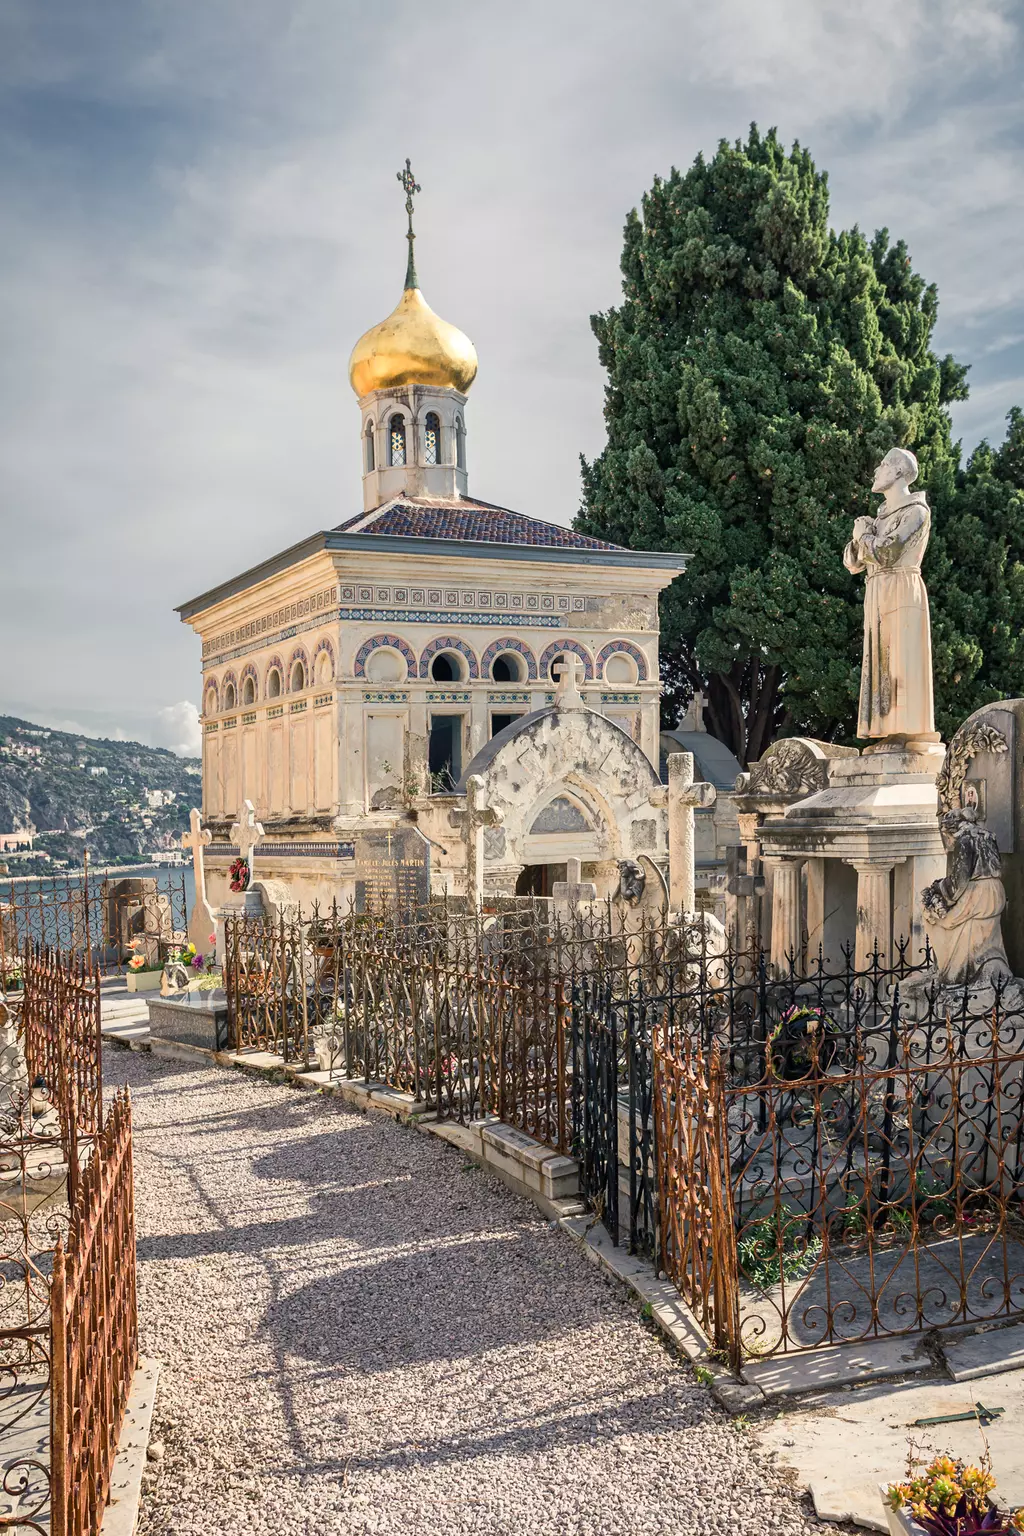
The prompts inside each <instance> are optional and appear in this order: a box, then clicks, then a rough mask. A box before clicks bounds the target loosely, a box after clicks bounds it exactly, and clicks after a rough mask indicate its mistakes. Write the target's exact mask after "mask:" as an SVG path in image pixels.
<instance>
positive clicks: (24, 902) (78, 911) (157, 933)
mask: <svg viewBox="0 0 1024 1536" xmlns="http://www.w3.org/2000/svg"><path fill="white" fill-rule="evenodd" d="M142 868H144V869H148V868H150V866H142ZM191 881H192V875H191V871H190V870H189V869H188V868H186V867H184V866H178V865H172V866H167V867H162V868H159V869H156V870H155V871H154V872H152V873H145V874H142V873H138V872H135V871H133V870H132V869H130V868H127V869H118V868H117V867H116V866H113V867H111V868H107V869H92V868H90V867H89V865H88V863H86V864H85V865H84V866H83V868H82V870H81V871H76V872H74V873H66V874H60V875H41V876H39V875H19V876H14V877H11V878H5V879H0V992H3V991H4V990H10V989H13V988H17V987H20V985H21V980H22V957H23V955H24V952H25V948H26V946H31V945H42V946H43V947H45V948H47V949H52V950H59V951H60V952H61V953H63V954H66V955H71V954H74V955H80V956H83V957H84V959H85V962H86V964H87V965H88V966H89V968H90V969H92V968H94V967H98V968H99V970H100V972H101V973H102V974H103V975H105V976H106V975H119V974H122V973H123V972H124V971H125V969H126V967H127V963H128V961H129V959H130V958H131V957H132V955H133V954H138V953H142V954H143V955H144V957H145V959H146V961H147V964H150V965H157V964H159V963H161V962H162V961H163V960H164V959H165V958H166V955H167V953H168V952H169V951H170V950H171V949H173V948H175V947H177V946H178V945H179V944H181V943H182V942H184V940H185V937H186V930H187V927H188V908H189V892H190V887H191Z"/></svg>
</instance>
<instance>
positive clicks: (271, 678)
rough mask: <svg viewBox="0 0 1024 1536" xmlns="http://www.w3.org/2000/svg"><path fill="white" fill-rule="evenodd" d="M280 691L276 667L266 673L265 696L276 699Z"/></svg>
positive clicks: (279, 677)
mask: <svg viewBox="0 0 1024 1536" xmlns="http://www.w3.org/2000/svg"><path fill="white" fill-rule="evenodd" d="M280 692H281V674H280V672H279V671H278V670H277V668H276V667H271V669H270V671H269V672H268V673H267V698H268V699H276V698H277V697H278V696H279V695H280Z"/></svg>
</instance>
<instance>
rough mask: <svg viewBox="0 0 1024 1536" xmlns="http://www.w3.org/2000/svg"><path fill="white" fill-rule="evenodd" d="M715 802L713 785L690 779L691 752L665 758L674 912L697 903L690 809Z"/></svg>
mask: <svg viewBox="0 0 1024 1536" xmlns="http://www.w3.org/2000/svg"><path fill="white" fill-rule="evenodd" d="M714 803H715V787H714V785H713V784H705V783H698V784H695V783H694V782H693V753H692V752H673V754H672V755H671V757H670V758H669V760H668V868H669V906H670V908H671V909H672V911H673V912H692V911H693V910H694V907H695V906H696V892H695V876H694V864H695V854H694V842H693V838H694V820H693V813H694V809H695V808H697V807H700V808H701V809H705V808H707V807H708V806H712V805H714Z"/></svg>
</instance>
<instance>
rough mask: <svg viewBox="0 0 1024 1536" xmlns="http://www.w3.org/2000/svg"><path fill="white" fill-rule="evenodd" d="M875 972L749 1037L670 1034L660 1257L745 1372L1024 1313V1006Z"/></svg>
mask: <svg viewBox="0 0 1024 1536" xmlns="http://www.w3.org/2000/svg"><path fill="white" fill-rule="evenodd" d="M878 970H879V967H878V965H877V964H875V965H874V966H873V967H872V973H871V974H868V975H867V976H865V978H864V981H865V985H864V986H862V987H861V986H854V987H853V988H852V989H851V992H850V994H848V996H847V999H846V1001H844V998H843V997H842V996H840V998H839V1000H838V1002H837V1003H833V1004H832V1005H831V1006H832V1008H834V1010H835V1011H834V1012H833V1011H830V1007H829V1003H828V1001H827V1000H826V997H825V995H823V994H822V992H820V991H817V992H815V993H812V994H810V996H811V997H812V998H816V1001H814V1002H811V1001H810V1000H806V999H808V994H807V993H806V992H805V993H802V994H798V995H797V996H795V997H794V999H793V1002H792V1003H791V1004H790V1005H789V1006H788V1008H785V1009H783V1010H782V1012H781V1014H779V1013H778V1012H777V1011H776V1010H774V1009H773V1010H770V1011H769V1010H767V1009H765V1008H760V1009H759V1010H757V1012H756V1013H752V1014H751V1015H749V1016H748V1017H747V1019H746V1020H745V1021H744V1022H745V1023H746V1024H748V1025H753V1026H754V1027H753V1028H751V1029H750V1033H749V1037H748V1038H747V1039H746V1040H744V1039H743V1038H742V1035H741V1034H740V1033H738V1032H737V1031H736V1030H735V1028H733V1029H732V1030H729V1031H723V1032H721V1033H720V1034H719V1035H718V1038H714V1039H712V1040H711V1041H710V1042H709V1041H707V1040H706V1039H697V1040H693V1039H691V1040H686V1041H680V1040H679V1039H677V1038H673V1036H672V1034H671V1032H670V1031H669V1030H668V1029H667V1028H665V1027H664V1026H663V1027H661V1028H660V1029H659V1032H658V1035H657V1038H656V1042H655V1095H656V1101H657V1119H658V1125H659V1131H660V1135H659V1186H660V1200H661V1211H662V1262H663V1265H664V1268H665V1269H666V1271H667V1272H668V1273H669V1274H670V1275H671V1276H672V1277H673V1279H675V1281H676V1283H677V1284H678V1285H679V1287H680V1289H681V1290H682V1291H683V1294H684V1295H685V1297H686V1299H687V1300H688V1302H689V1303H690V1305H691V1306H692V1307H693V1308H694V1310H695V1311H697V1313H698V1315H699V1316H700V1317H701V1319H702V1321H703V1322H704V1324H705V1326H706V1327H707V1328H708V1330H709V1332H710V1333H711V1335H712V1336H713V1337H714V1339H715V1342H716V1344H718V1345H719V1347H724V1348H727V1349H728V1350H729V1353H730V1357H731V1358H732V1360H733V1363H734V1365H736V1366H737V1367H738V1365H739V1364H740V1362H741V1359H742V1358H743V1356H744V1355H746V1356H759V1355H770V1354H774V1353H777V1352H791V1351H797V1350H807V1349H813V1348H815V1347H818V1346H819V1345H824V1344H835V1343H851V1342H857V1341H862V1340H864V1339H868V1338H876V1337H882V1336H885V1335H892V1334H903V1333H909V1332H914V1331H920V1330H923V1329H931V1328H944V1327H951V1326H954V1325H963V1324H965V1323H971V1322H980V1321H984V1322H994V1321H998V1320H1005V1319H1009V1318H1014V1317H1019V1316H1024V1219H1022V1218H1024V1011H1022V1010H1024V997H1022V996H1021V995H1020V994H1019V992H1018V991H1017V990H1016V989H1015V988H1013V987H1011V988H1010V989H1008V990H1004V989H1002V988H999V987H997V988H995V989H994V990H993V991H992V993H991V994H990V996H989V997H988V998H986V999H985V1000H984V1001H985V1006H983V1007H979V1006H978V998H977V994H974V998H973V1001H972V997H971V995H970V994H967V993H965V994H964V995H963V997H962V998H960V999H959V1000H958V999H957V998H956V997H952V996H951V995H950V994H949V993H945V994H942V993H940V992H938V990H937V989H936V988H934V987H931V988H928V987H925V988H924V989H922V988H920V987H917V988H916V989H915V988H914V987H913V986H912V987H911V992H912V994H913V995H912V997H911V999H910V1000H909V1001H908V1002H907V1003H903V1002H901V1000H900V993H899V985H898V982H897V983H896V984H894V985H893V986H892V988H891V991H890V995H889V997H888V998H886V997H885V996H884V993H883V992H882V990H881V989H880V988H879V989H877V990H876V989H875V987H874V982H875V981H876V980H877V974H875V973H877V971H878ZM868 1000H870V1001H871V1003H872V1006H871V1007H870V1008H869V1007H868V1006H867V1001H868ZM730 1022H731V1023H733V1024H735V1020H731V1021H730Z"/></svg>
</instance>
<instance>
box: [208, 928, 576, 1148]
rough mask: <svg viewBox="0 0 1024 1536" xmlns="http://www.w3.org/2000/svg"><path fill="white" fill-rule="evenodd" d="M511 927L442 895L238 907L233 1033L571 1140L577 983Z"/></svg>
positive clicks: (257, 1045)
mask: <svg viewBox="0 0 1024 1536" xmlns="http://www.w3.org/2000/svg"><path fill="white" fill-rule="evenodd" d="M514 936H515V937H516V938H517V939H519V940H521V939H522V929H521V928H520V927H519V926H516V928H515V934H514ZM512 939H513V934H512V933H511V932H507V931H505V930H504V928H500V929H498V930H495V927H494V925H493V924H485V923H481V922H480V921H479V919H478V918H476V917H475V916H473V915H470V914H467V913H466V912H464V911H460V910H459V909H457V908H453V907H449V906H447V905H446V904H438V906H437V908H436V909H435V910H422V911H420V912H419V913H418V914H416V915H415V916H414V917H412V918H410V919H405V918H403V915H402V914H400V913H396V912H387V913H384V912H380V913H365V912H364V913H355V912H345V913H342V912H341V911H339V910H338V909H337V908H334V909H332V911H330V912H329V913H326V914H322V913H320V912H318V911H316V912H313V913H312V914H311V915H310V917H309V918H308V919H303V918H301V916H300V917H297V918H295V919H292V920H286V919H285V918H283V917H280V918H278V919H277V921H261V920H253V919H251V918H246V917H237V918H229V919H228V921H227V923H226V926H225V985H226V990H227V998H228V1018H229V1030H230V1033H231V1037H232V1041H233V1044H234V1046H235V1049H237V1050H246V1049H249V1050H259V1051H269V1052H273V1053H275V1054H277V1055H280V1056H281V1057H282V1058H283V1059H284V1060H285V1061H288V1062H292V1063H299V1064H300V1065H318V1066H320V1067H321V1068H322V1069H323V1070H327V1071H329V1072H330V1073H331V1074H332V1075H335V1076H342V1077H348V1078H361V1079H362V1080H363V1081H365V1082H378V1083H386V1084H388V1085H389V1086H391V1087H393V1088H397V1089H399V1090H400V1091H402V1092H406V1093H410V1094H412V1095H413V1097H414V1098H416V1099H418V1100H421V1101H422V1102H423V1104H424V1107H425V1108H426V1109H429V1110H431V1111H432V1112H434V1113H436V1114H438V1115H439V1116H441V1117H442V1118H446V1119H454V1120H459V1121H463V1122H465V1121H467V1120H473V1119H478V1118H480V1117H482V1116H484V1115H497V1116H498V1117H499V1118H501V1119H502V1120H503V1121H505V1123H507V1124H509V1125H513V1126H516V1127H518V1128H519V1129H521V1130H523V1131H525V1132H527V1133H528V1134H529V1135H531V1136H534V1137H536V1139H537V1140H539V1141H542V1142H543V1143H544V1144H545V1145H548V1146H551V1147H552V1148H554V1149H555V1150H559V1151H566V1150H568V1146H569V1140H570V1130H569V1115H570V1108H571V1106H570V1101H569V1086H568V1085H569V1076H568V1067H567V1061H566V1039H567V1028H566V1016H567V1013H568V1003H567V996H568V987H567V984H566V980H565V977H564V976H563V975H562V974H561V973H560V972H559V970H558V968H557V966H554V965H553V964H552V958H553V951H552V949H551V946H550V945H549V944H548V943H547V942H546V940H545V941H544V943H543V944H541V946H540V947H538V948H537V949H536V950H535V951H534V953H533V954H532V956H528V955H527V954H526V952H525V949H524V946H523V944H522V943H521V942H520V943H513V942H512Z"/></svg>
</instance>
